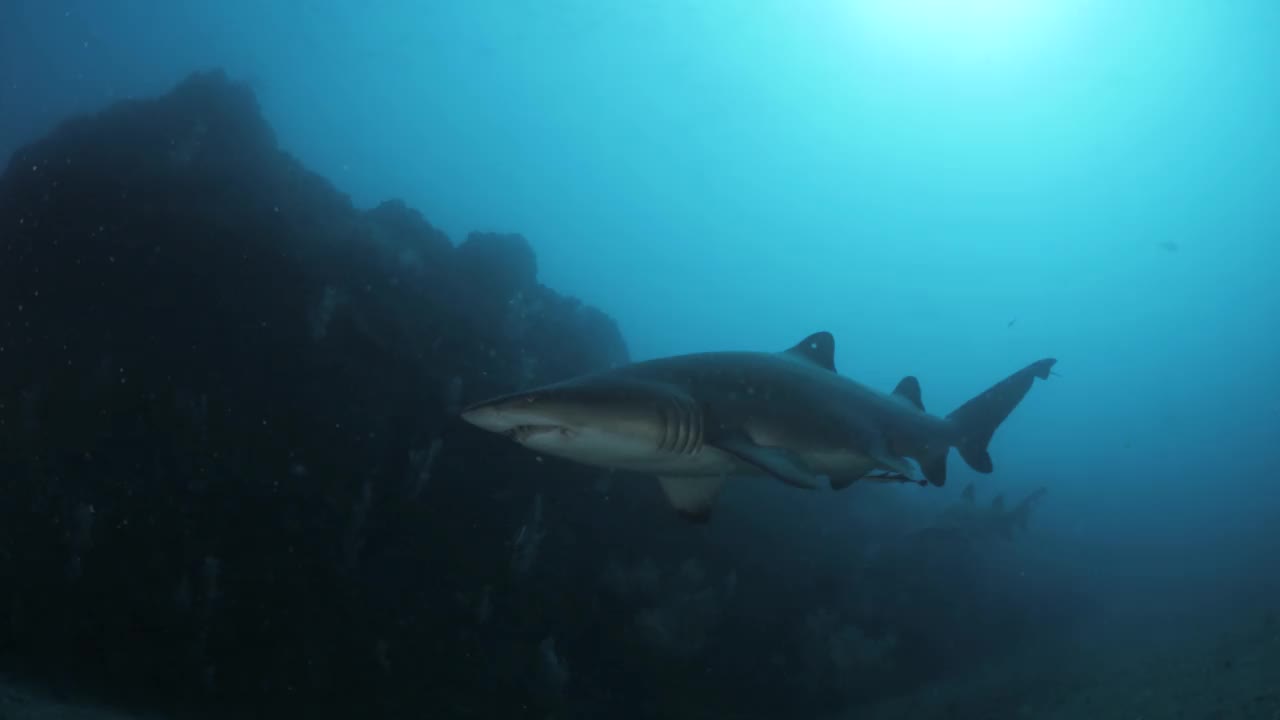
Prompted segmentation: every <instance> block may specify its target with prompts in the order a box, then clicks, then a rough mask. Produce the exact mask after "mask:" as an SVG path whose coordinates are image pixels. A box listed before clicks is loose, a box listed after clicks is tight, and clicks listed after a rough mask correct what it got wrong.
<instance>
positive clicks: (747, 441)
mask: <svg viewBox="0 0 1280 720" xmlns="http://www.w3.org/2000/svg"><path fill="white" fill-rule="evenodd" d="M708 444H709V445H712V446H714V447H717V448H719V449H721V450H723V451H724V452H727V453H729V454H730V455H732V456H734V457H736V458H738V459H739V460H741V461H742V462H744V463H746V464H748V465H751V466H753V467H755V468H757V469H759V470H762V471H763V472H765V473H768V474H769V475H772V476H774V477H776V478H778V479H779V480H781V481H782V482H784V483H786V484H788V485H792V486H794V487H798V488H804V489H805V490H813V489H815V488H817V487H818V477H817V476H816V475H814V473H813V471H811V470H810V469H809V468H808V466H806V465H805V463H804V461H803V460H801V459H800V456H799V455H796V454H795V453H793V452H791V451H790V450H787V449H785V448H779V447H764V446H761V445H757V444H755V443H754V442H752V441H751V438H749V437H747V436H746V434H745V433H736V434H733V435H729V436H726V437H722V438H716V440H715V442H713V443H708Z"/></svg>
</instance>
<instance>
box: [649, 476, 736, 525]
mask: <svg viewBox="0 0 1280 720" xmlns="http://www.w3.org/2000/svg"><path fill="white" fill-rule="evenodd" d="M658 484H659V485H661V486H662V492H663V493H665V494H666V496H667V500H669V501H670V502H671V506H672V507H674V508H675V509H676V510H677V511H678V512H679V513H680V514H681V515H683V516H684V517H685V518H686V519H688V520H692V521H694V522H699V523H702V522H706V521H707V520H710V519H711V506H712V505H714V504H715V501H716V498H717V497H719V495H720V488H721V487H722V486H723V485H724V476H722V475H709V476H706V477H659V478H658Z"/></svg>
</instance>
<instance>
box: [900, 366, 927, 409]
mask: <svg viewBox="0 0 1280 720" xmlns="http://www.w3.org/2000/svg"><path fill="white" fill-rule="evenodd" d="M893 394H894V395H897V396H898V397H900V398H902V399H903V400H906V401H907V402H909V403H911V404H912V405H915V406H916V409H917V410H919V411H920V412H924V401H923V400H921V399H920V381H919V380H917V379H916V376H915V375H908V376H906V377H904V378H902V381H901V382H899V383H898V387H896V388H894V389H893Z"/></svg>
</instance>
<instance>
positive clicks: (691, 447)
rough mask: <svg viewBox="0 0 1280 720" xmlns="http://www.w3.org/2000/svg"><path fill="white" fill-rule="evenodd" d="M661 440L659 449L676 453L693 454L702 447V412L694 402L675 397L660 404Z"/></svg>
mask: <svg viewBox="0 0 1280 720" xmlns="http://www.w3.org/2000/svg"><path fill="white" fill-rule="evenodd" d="M658 417H659V422H660V423H661V425H662V428H661V433H660V435H661V440H660V441H659V443H658V450H660V451H662V452H669V453H672V454H675V455H692V454H694V453H696V452H698V451H699V450H700V449H702V435H703V419H702V413H701V412H700V411H699V410H698V407H697V406H696V405H694V404H693V403H691V402H689V401H687V400H684V399H676V398H673V399H671V400H669V401H667V402H663V403H660V404H659V406H658Z"/></svg>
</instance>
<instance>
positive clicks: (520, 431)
mask: <svg viewBox="0 0 1280 720" xmlns="http://www.w3.org/2000/svg"><path fill="white" fill-rule="evenodd" d="M547 433H559V434H561V435H564V436H565V437H571V436H572V435H573V431H572V430H570V429H569V428H567V427H561V426H560V425H517V426H515V427H513V428H511V429H509V430H506V431H504V432H503V433H502V434H503V436H505V437H508V438H510V439H512V440H514V441H516V442H518V443H521V444H523V443H526V442H528V441H529V439H530V438H532V437H534V436H535V435H545V434H547Z"/></svg>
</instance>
